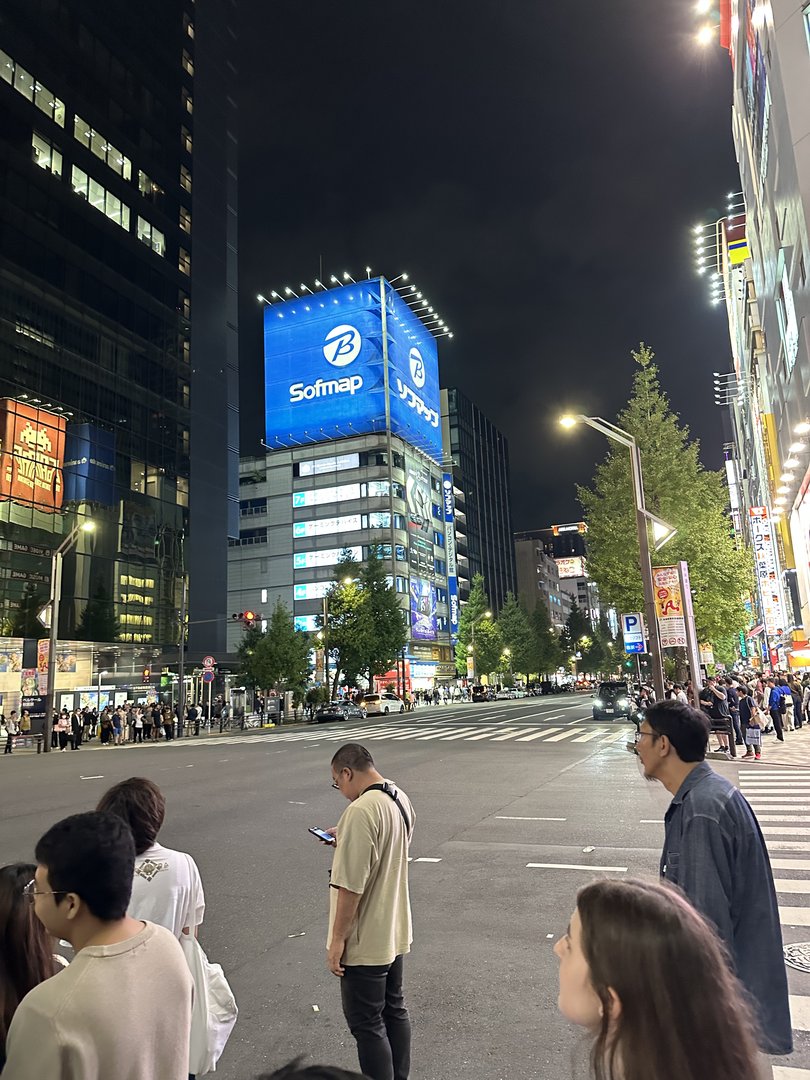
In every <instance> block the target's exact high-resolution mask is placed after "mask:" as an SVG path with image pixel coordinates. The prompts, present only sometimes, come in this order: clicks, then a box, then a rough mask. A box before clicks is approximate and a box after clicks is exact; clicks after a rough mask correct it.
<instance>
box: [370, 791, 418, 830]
mask: <svg viewBox="0 0 810 1080" xmlns="http://www.w3.org/2000/svg"><path fill="white" fill-rule="evenodd" d="M366 791H384V792H385V794H386V795H388V796H389V798H391V799H393V800H394V802H395V803H396V804H397V809H398V810H399V812H400V814H402V820H403V821H404V822H405V828H406V829H407V831H408V834H410V831H411V823H410V821H409V820H408V815H407V814H406V813H405V807H404V806H403V805H402V803H401V802H400V801H399V796H398V795H397V792H396V788H392V787H390V786H389V785H388V784H370V785H369V786H368V787H367V788H366V789H365V791H364V792H363V794H364V795H365V793H366Z"/></svg>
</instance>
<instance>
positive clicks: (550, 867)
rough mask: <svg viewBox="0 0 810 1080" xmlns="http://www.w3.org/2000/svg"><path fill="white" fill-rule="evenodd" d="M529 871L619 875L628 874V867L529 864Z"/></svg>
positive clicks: (527, 866)
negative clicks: (612, 873) (590, 871)
mask: <svg viewBox="0 0 810 1080" xmlns="http://www.w3.org/2000/svg"><path fill="white" fill-rule="evenodd" d="M526 869H527V870H598V871H600V873H602V872H607V871H615V873H617V874H626V873H627V867H626V866H585V864H584V863H556V862H528V863H526Z"/></svg>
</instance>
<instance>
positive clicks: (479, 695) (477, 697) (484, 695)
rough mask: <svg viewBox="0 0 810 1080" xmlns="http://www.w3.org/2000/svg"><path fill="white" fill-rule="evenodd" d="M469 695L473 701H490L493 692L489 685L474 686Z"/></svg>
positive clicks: (493, 694)
mask: <svg viewBox="0 0 810 1080" xmlns="http://www.w3.org/2000/svg"><path fill="white" fill-rule="evenodd" d="M471 697H472V700H473V701H492V700H493V699H494V697H495V692H494V691H493V690H492V689H491V688H490V687H489V686H474V687H473V688H472V695H471Z"/></svg>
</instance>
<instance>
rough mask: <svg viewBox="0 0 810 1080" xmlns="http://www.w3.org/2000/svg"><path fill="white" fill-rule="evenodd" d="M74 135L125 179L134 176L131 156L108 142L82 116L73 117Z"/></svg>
mask: <svg viewBox="0 0 810 1080" xmlns="http://www.w3.org/2000/svg"><path fill="white" fill-rule="evenodd" d="M73 136H74V138H75V139H76V140H77V141H78V142H80V143H81V144H82V146H86V147H87V149H88V150H89V151H90V152H91V153H92V154H94V155H95V156H96V157H97V158H98V159H99V161H103V162H104V164H105V165H109V167H110V168H111V169H112V170H113V172H116V173H118V175H119V176H123V178H124V179H125V180H129V179H130V177H131V176H132V162H131V161H130V160H129V158H128V157H126V156H125V155H124V154H122V153H121V151H120V150H119V149H118V148H117V147H115V146H113V145H112V143H109V142H107V140H106V139H105V138H104V136H103V135H102V134H101V132H100V131H96V129H95V128H92V127H91V126H90V125H89V124H88V123H87V121H86V120H83V119H82V118H81V116H74V117H73Z"/></svg>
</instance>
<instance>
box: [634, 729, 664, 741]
mask: <svg viewBox="0 0 810 1080" xmlns="http://www.w3.org/2000/svg"><path fill="white" fill-rule="evenodd" d="M645 735H650V736H652V738H653V739H657V738H658V732H657V731H640V730H639V731H636V737H635V739H633V742H641V740H642V739H643V738H644V736H645Z"/></svg>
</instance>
